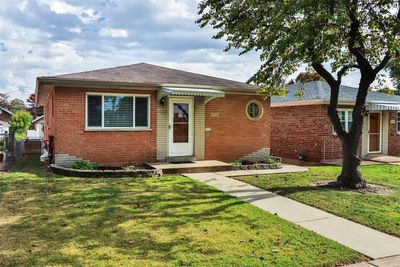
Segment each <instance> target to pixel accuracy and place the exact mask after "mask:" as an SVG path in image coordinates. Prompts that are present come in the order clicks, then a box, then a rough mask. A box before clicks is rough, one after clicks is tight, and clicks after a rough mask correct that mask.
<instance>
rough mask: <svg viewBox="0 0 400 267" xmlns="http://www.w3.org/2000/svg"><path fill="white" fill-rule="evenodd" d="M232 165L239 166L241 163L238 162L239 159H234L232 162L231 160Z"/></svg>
mask: <svg viewBox="0 0 400 267" xmlns="http://www.w3.org/2000/svg"><path fill="white" fill-rule="evenodd" d="M232 166H233V167H240V166H242V163H241V162H240V160H235V161H234V162H232Z"/></svg>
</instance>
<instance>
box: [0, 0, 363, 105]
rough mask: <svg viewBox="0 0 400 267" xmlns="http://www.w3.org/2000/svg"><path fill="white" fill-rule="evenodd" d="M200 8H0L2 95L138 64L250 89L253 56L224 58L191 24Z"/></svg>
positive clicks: (143, 2)
mask: <svg viewBox="0 0 400 267" xmlns="http://www.w3.org/2000/svg"><path fill="white" fill-rule="evenodd" d="M198 2H199V1H198V0H85V1H82V0H0V92H6V93H8V94H9V95H10V98H11V99H12V98H21V99H26V98H27V97H28V96H29V94H30V93H33V92H34V90H35V81H36V77H38V76H51V75H57V74H65V73H74V72H80V71H85V70H94V69H101V68H107V67H115V66H121V65H128V64H134V63H140V62H146V63H151V64H156V65H161V66H166V67H171V68H177V69H181V70H186V71H191V72H196V73H201V74H207V75H212V76H216V77H222V78H226V79H232V80H237V81H242V82H245V81H247V80H248V79H249V78H250V77H251V76H252V74H254V73H255V72H256V71H257V69H258V66H259V65H260V62H259V59H258V56H257V54H256V53H249V54H245V55H242V56H238V51H230V52H228V53H226V52H223V49H224V47H225V45H226V44H225V42H224V40H215V39H212V36H213V35H214V34H215V31H214V30H213V29H211V28H200V27H199V26H198V25H197V24H196V23H195V20H196V19H197V17H198V15H197V5H198ZM294 75H295V74H294ZM294 75H293V76H294ZM356 78H357V75H356V74H350V75H349V76H348V77H346V78H345V79H344V81H343V83H344V84H347V85H354V86H355V85H357V83H358V79H356Z"/></svg>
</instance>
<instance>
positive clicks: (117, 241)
mask: <svg viewBox="0 0 400 267" xmlns="http://www.w3.org/2000/svg"><path fill="white" fill-rule="evenodd" d="M38 166H40V165H38V164H37V163H32V162H30V161H27V162H24V163H21V164H19V165H18V166H16V169H15V172H14V173H15V174H19V173H25V175H26V176H28V177H31V176H38V177H46V178H44V179H43V178H42V179H30V180H29V179H28V180H19V181H11V182H10V183H8V184H7V186H8V187H7V193H8V195H7V198H4V199H3V200H4V202H2V203H3V204H4V211H5V212H1V211H0V212H1V213H3V214H1V213H0V215H2V216H5V217H7V216H9V217H12V216H17V215H18V216H21V217H20V218H18V219H17V220H16V221H13V222H12V223H7V222H5V223H0V242H1V243H2V246H1V247H0V265H2V266H3V265H9V264H10V263H13V264H10V265H29V264H39V265H42V264H49V263H52V264H56V263H63V264H72V265H81V264H84V262H85V263H87V261H83V257H84V256H87V257H89V258H90V257H93V259H97V260H99V259H101V258H102V257H103V256H104V255H103V254H102V253H101V251H102V250H103V249H104V248H108V249H109V250H110V251H111V255H114V256H116V257H122V256H121V255H125V256H124V257H132V256H134V258H138V259H151V261H153V262H164V261H174V260H177V256H176V255H177V254H179V253H187V254H198V255H199V256H202V255H203V254H204V251H201V250H200V249H199V247H201V246H199V244H198V243H197V242H198V241H196V240H197V239H196V238H195V235H197V234H200V235H204V234H206V233H203V232H202V226H201V225H202V224H207V223H209V222H210V221H217V222H219V223H223V222H226V221H230V222H241V223H245V224H246V225H248V226H249V227H254V228H257V227H258V226H257V225H256V223H254V221H253V220H252V219H250V218H247V217H245V216H243V215H241V214H237V213H232V212H230V210H231V208H232V207H234V206H238V205H242V204H243V202H240V201H239V200H237V199H234V198H232V197H230V196H227V195H225V194H222V193H221V192H219V191H218V190H213V189H210V188H208V187H207V186H199V184H196V183H195V182H193V181H191V180H189V179H186V178H180V177H165V178H149V179H129V178H125V179H115V180H110V179H82V178H77V179H79V182H77V179H48V177H52V176H51V175H44V174H46V171H45V170H43V167H42V170H39V168H38ZM9 176H10V177H13V173H10V174H9ZM17 176H18V177H19V175H17ZM52 178H54V177H52ZM9 179H10V180H12V178H9ZM184 229H186V230H185V231H189V232H191V233H192V234H185V231H183V230H184ZM75 250H79V251H86V252H87V253H88V254H87V255H81V257H73V258H69V256H72V255H73V253H74V251H75ZM11 251H13V253H10V252H11ZM218 253H221V251H219V250H218V249H215V248H214V249H210V248H208V249H207V255H208V256H210V255H213V254H218ZM70 254H71V255H70ZM91 254H93V255H91ZM102 255H103V256H102ZM203 256H204V255H203ZM17 259H18V260H17ZM105 259H107V257H106V258H105Z"/></svg>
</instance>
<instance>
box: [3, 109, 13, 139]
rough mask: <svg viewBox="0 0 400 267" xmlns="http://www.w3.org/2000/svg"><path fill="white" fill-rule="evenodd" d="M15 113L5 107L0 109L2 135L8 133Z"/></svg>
mask: <svg viewBox="0 0 400 267" xmlns="http://www.w3.org/2000/svg"><path fill="white" fill-rule="evenodd" d="M12 115H13V113H12V112H11V111H10V110H8V109H6V108H3V107H0V134H3V133H5V132H8V130H9V127H10V125H9V124H8V122H9V121H10V120H11V117H12Z"/></svg>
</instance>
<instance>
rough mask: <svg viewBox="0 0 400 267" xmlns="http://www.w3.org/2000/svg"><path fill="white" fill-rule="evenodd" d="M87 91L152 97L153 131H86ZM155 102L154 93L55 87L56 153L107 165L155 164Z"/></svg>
mask: <svg viewBox="0 0 400 267" xmlns="http://www.w3.org/2000/svg"><path fill="white" fill-rule="evenodd" d="M86 92H105V93H107V92H112V93H131V94H132V93H135V94H141V93H143V94H151V128H152V130H151V131H97V132H89V131H85V101H86ZM156 101H157V100H156V93H155V91H132V90H115V89H112V90H107V89H84V88H56V89H55V149H56V154H69V155H73V156H76V157H80V158H83V159H86V160H90V161H94V162H97V163H103V164H110V165H120V164H128V163H131V164H135V163H142V162H149V161H155V160H156V117H157V116H156V115H157V114H156ZM45 112H46V109H45Z"/></svg>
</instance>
